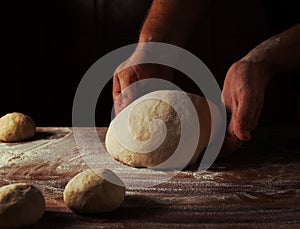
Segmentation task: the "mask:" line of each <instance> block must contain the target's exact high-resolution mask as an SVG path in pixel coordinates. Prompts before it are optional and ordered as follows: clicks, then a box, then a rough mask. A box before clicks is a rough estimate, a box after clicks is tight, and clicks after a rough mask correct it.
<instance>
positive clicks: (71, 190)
mask: <svg viewBox="0 0 300 229" xmlns="http://www.w3.org/2000/svg"><path fill="white" fill-rule="evenodd" d="M98 174H99V175H98ZM124 195H125V185H124V183H123V182H122V181H121V180H120V179H119V178H118V177H117V175H116V174H114V173H113V172H112V171H110V170H108V169H103V170H101V171H99V173H97V174H96V173H95V172H93V171H92V170H87V171H84V172H81V173H79V174H77V175H76V176H75V177H73V178H72V179H71V180H70V181H69V183H68V184H67V186H66V187H65V190H64V194H63V197H64V202H65V204H66V205H67V206H68V207H69V208H70V209H71V210H72V211H74V212H75V213H78V214H97V213H101V212H111V211H113V210H115V209H117V208H118V207H119V206H120V205H121V204H122V202H123V200H124Z"/></svg>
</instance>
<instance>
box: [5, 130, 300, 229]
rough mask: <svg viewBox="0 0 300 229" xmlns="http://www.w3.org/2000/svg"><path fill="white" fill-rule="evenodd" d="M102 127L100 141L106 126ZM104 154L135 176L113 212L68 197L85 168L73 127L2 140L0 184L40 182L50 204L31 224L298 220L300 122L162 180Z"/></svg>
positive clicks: (274, 223) (276, 223)
mask: <svg viewBox="0 0 300 229" xmlns="http://www.w3.org/2000/svg"><path fill="white" fill-rule="evenodd" d="M82 131H86V132H88V131H89V130H88V129H84V128H83V129H82ZM97 131H98V133H99V136H100V140H101V141H102V142H103V140H104V136H105V132H106V128H98V129H97ZM100 157H104V160H103V163H102V164H101V163H100V164H99V163H98V162H97V163H98V165H97V166H99V167H109V168H111V169H113V170H114V171H115V172H117V173H118V175H120V176H121V177H122V179H126V181H128V182H129V183H130V185H129V186H127V191H126V197H125V200H124V203H123V204H122V206H121V207H120V208H119V209H118V210H116V211H114V212H111V213H106V214H101V215H98V216H93V217H92V216H90V217H86V216H79V215H76V214H74V213H72V212H71V211H70V210H69V209H68V208H66V206H65V205H64V203H63V200H62V192H63V190H64V187H65V185H66V183H67V182H68V181H69V180H70V179H71V178H72V177H73V176H74V175H75V174H77V173H78V172H80V171H83V170H85V169H87V168H88V166H87V163H86V162H85V155H84V154H82V153H80V152H79V150H78V148H77V146H76V144H75V141H74V137H73V133H72V129H71V128H38V133H37V135H36V137H35V139H33V140H32V141H30V142H23V143H18V144H17V143H14V144H7V143H0V185H5V184H10V183H15V182H29V183H32V184H34V185H36V186H37V187H38V188H40V189H41V191H42V192H43V194H44V196H45V199H46V204H47V209H46V212H45V214H44V216H43V218H42V219H41V220H40V222H39V223H37V224H36V225H34V226H31V227H29V228H43V229H46V228H170V227H171V228H206V227H217V228H241V227H257V226H259V227H263V228H269V227H270V228H274V227H281V228H289V227H290V228H294V227H297V226H298V227H300V130H299V128H298V129H297V128H287V129H282V128H281V129H275V128H274V129H263V128H260V129H258V130H257V131H256V133H255V134H254V139H253V141H252V142H251V143H248V144H245V145H243V147H242V148H241V149H240V150H239V152H237V153H236V154H235V155H234V156H232V157H230V158H228V159H226V160H222V161H217V162H216V163H215V164H214V165H213V166H212V167H211V169H210V170H208V171H191V170H187V171H183V172H180V173H178V174H177V175H176V176H175V177H173V178H172V179H171V180H168V181H166V182H164V183H161V184H158V185H157V186H151V185H150V184H151V181H153V180H154V181H155V180H157V181H159V180H160V179H161V177H163V176H164V173H160V172H153V171H151V170H147V169H142V170H138V169H133V168H129V167H126V166H123V165H121V164H119V163H118V162H115V161H114V160H112V159H111V158H110V157H109V156H108V155H107V154H103V155H101V156H100Z"/></svg>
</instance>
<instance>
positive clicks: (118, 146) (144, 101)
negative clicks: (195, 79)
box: [105, 90, 218, 169]
mask: <svg viewBox="0 0 300 229" xmlns="http://www.w3.org/2000/svg"><path fill="white" fill-rule="evenodd" d="M186 95H187V96H188V97H187V96H186ZM183 96H185V97H184V98H185V99H188V98H190V100H189V101H192V104H193V105H194V107H195V109H196V112H197V114H196V115H198V117H197V120H199V123H200V135H199V138H197V139H196V141H197V142H198V144H197V145H196V144H194V146H192V145H190V144H189V143H186V146H185V148H184V149H183V150H182V151H180V154H181V155H179V156H180V157H179V158H178V157H177V159H174V160H173V161H172V160H169V158H170V156H171V155H172V154H173V153H174V152H175V149H176V148H177V146H178V143H179V142H180V137H181V121H180V119H182V120H183V121H185V124H184V125H189V128H190V130H192V129H193V128H195V127H194V126H195V123H192V122H193V121H191V120H195V119H194V118H193V117H192V112H191V108H190V106H189V107H188V108H187V102H186V101H184V99H183ZM157 97H159V98H163V99H157ZM208 103H210V105H211V106H212V107H213V108H214V110H215V111H214V112H215V113H217V112H218V109H217V107H216V106H215V105H214V104H212V103H211V102H208V101H207V100H206V99H205V98H204V97H200V96H197V95H194V94H187V93H185V92H182V91H176V90H163V91H155V92H151V93H149V94H146V95H145V96H143V97H141V98H139V99H137V100H136V101H134V102H133V103H131V104H130V105H129V106H127V107H126V108H125V109H124V110H123V111H122V112H120V113H119V114H118V115H117V116H116V118H115V119H114V120H113V121H112V122H111V124H110V126H109V128H108V131H107V134H106V139H105V144H106V149H107V151H108V152H109V153H110V154H111V155H112V156H113V157H114V158H115V159H116V160H118V161H121V162H123V163H124V164H126V165H129V166H133V167H148V168H151V167H155V166H156V167H155V168H159V169H183V168H184V167H186V166H187V165H188V164H193V163H195V162H196V161H197V159H198V157H199V155H200V153H201V151H202V150H203V149H204V148H205V147H206V146H207V144H208V141H209V137H210V133H211V116H210V110H209V106H208ZM171 104H173V105H174V104H175V105H176V109H177V111H179V112H176V111H175V109H174V108H173V107H172V106H171ZM193 105H192V106H193ZM193 109H194V108H193ZM194 113H195V112H194ZM178 114H180V115H181V116H180V117H179V115H178ZM194 116H195V115H194ZM155 119H158V120H161V121H163V123H164V124H165V126H166V128H167V133H166V137H165V139H164V141H163V142H162V144H161V145H160V146H159V147H156V148H155V149H154V150H153V151H151V152H149V150H148V151H147V150H145V147H149V145H151V144H153V145H156V144H157V142H158V141H159V139H157V138H155V137H153V139H152V138H151V134H150V132H151V131H152V133H155V132H159V131H160V128H161V127H160V125H159V123H158V124H154V125H153V123H152V122H153V121H154V120H155ZM124 123H125V124H127V126H123V124H124ZM113 125H114V128H113ZM121 126H122V127H121ZM125 128H127V129H129V134H126V133H125V134H122V135H120V134H121V133H122V132H124V129H125ZM151 129H152V130H151ZM118 132H119V133H118ZM116 133H118V134H119V136H121V137H122V141H123V142H120V140H119V138H117V137H116ZM190 134H192V131H191V133H190ZM123 135H124V136H123ZM132 139H133V140H134V141H137V143H135V142H134V143H130V141H131V140H132ZM149 139H150V140H149ZM143 141H149V142H148V143H147V144H145V145H143V144H140V142H143ZM130 144H131V145H132V144H133V145H134V147H136V148H138V150H137V151H133V150H132V149H133V148H129V149H128V147H127V146H128V145H130ZM195 145H196V150H195V151H193V149H195ZM190 147H194V148H190ZM136 148H134V149H136ZM187 149H191V150H190V151H191V152H193V155H189V156H187V155H186V152H187ZM190 151H188V152H190ZM145 152H148V153H145ZM176 154H178V153H176ZM185 156H186V158H185V159H182V160H181V158H184V157H185ZM188 157H189V158H188ZM173 158H175V156H174V155H173ZM167 159H168V160H167ZM166 161H167V162H166ZM169 161H170V162H169Z"/></svg>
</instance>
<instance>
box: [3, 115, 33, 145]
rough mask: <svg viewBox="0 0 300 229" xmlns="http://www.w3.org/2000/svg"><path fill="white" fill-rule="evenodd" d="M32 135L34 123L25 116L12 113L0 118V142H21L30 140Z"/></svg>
mask: <svg viewBox="0 0 300 229" xmlns="http://www.w3.org/2000/svg"><path fill="white" fill-rule="evenodd" d="M34 134H35V123H34V121H33V120H32V118H30V117H29V116H27V115H24V114H21V113H17V112H14V113H9V114H6V115H4V116H3V117H1V118H0V141H4V142H17V141H22V140H26V139H29V138H32V137H33V135H34Z"/></svg>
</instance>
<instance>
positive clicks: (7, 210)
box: [0, 183, 45, 228]
mask: <svg viewBox="0 0 300 229" xmlns="http://www.w3.org/2000/svg"><path fill="white" fill-rule="evenodd" d="M44 211H45V200H44V197H43V194H42V193H41V192H40V191H39V190H38V189H37V188H35V187H34V186H32V185H29V184H26V183H18V184H11V185H6V186H3V187H1V188H0V228H19V227H24V226H27V225H32V224H35V223H36V222H37V221H38V220H39V219H40V218H41V217H42V216H43V214H44Z"/></svg>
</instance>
